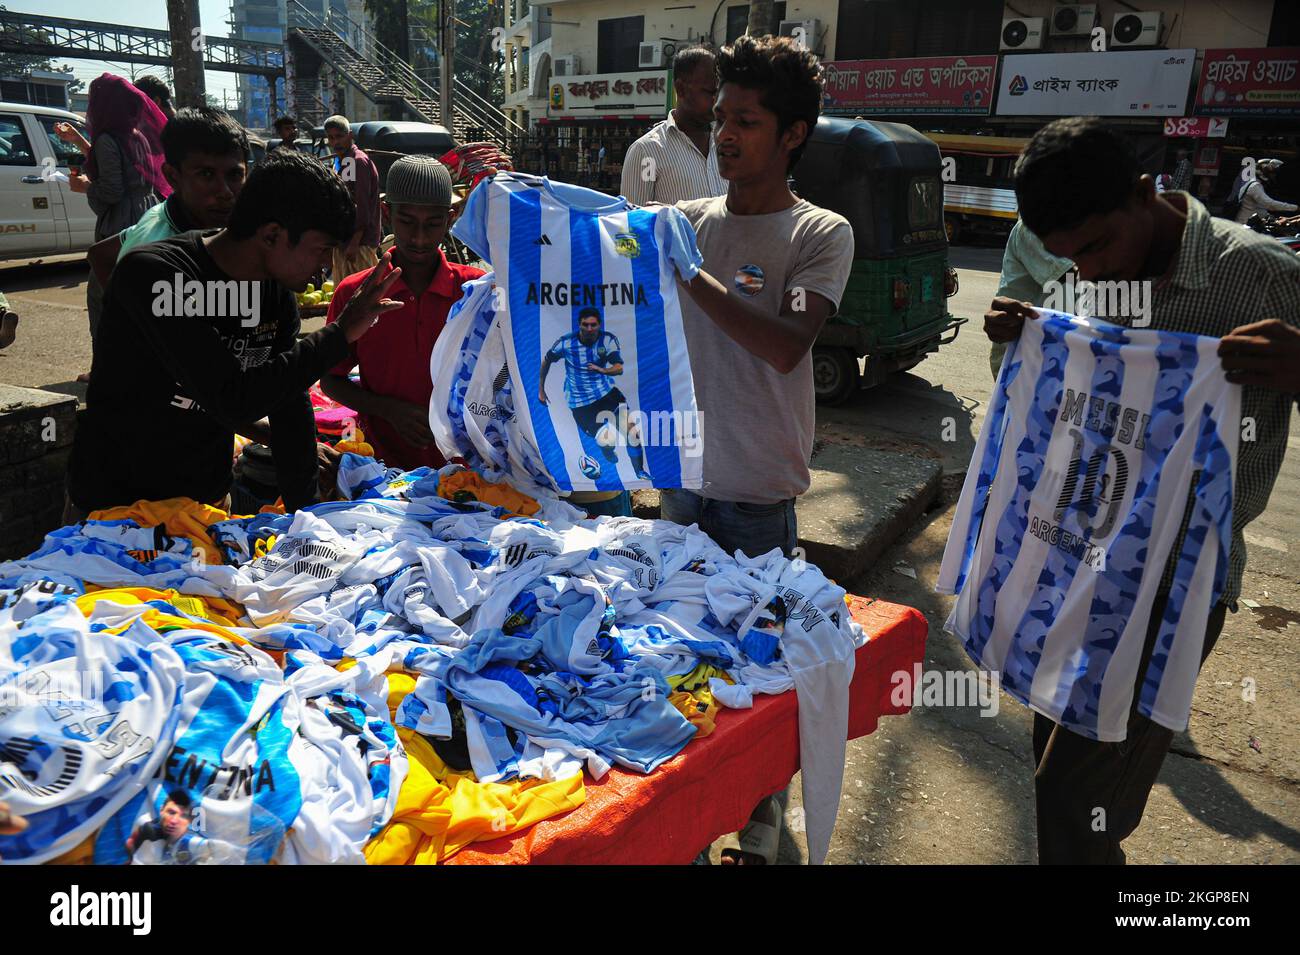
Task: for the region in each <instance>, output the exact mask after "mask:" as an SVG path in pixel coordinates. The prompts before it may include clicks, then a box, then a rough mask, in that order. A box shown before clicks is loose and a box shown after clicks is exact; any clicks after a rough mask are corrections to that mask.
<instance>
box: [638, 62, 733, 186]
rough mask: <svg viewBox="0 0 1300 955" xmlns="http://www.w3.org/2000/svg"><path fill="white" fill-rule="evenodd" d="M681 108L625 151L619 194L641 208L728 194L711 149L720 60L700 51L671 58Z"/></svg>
mask: <svg viewBox="0 0 1300 955" xmlns="http://www.w3.org/2000/svg"><path fill="white" fill-rule="evenodd" d="M673 92H674V93H675V94H676V97H677V105H676V106H675V107H673V109H672V110H670V111H669V113H668V118H667V119H665V120H664V121H663V122H661V123H656V124H655V125H654V126H653V127H652V128H651V129H650V131H649V132H648V133H646V134H645V135H644V136H642V137H641V138H640V139H638V140H637V141H636V142H634V143H633V144H632V145H631V146H629V147H628V149H627V155H626V156H625V157H624V158H623V181H622V187H621V189H620V191H621V192H622V194H623V195H624V196H625V197H627V199H628V200H629V201H631V202H635V203H636V204H637V205H639V206H644V205H648V204H649V203H651V202H661V203H663V204H664V205H671V204H672V203H675V202H682V201H683V200H686V199H709V198H712V197H713V196H721V195H725V194H726V192H727V180H725V179H723V178H722V176H721V174H720V173H719V172H718V156H717V153H716V151H715V149H714V144H713V101H714V99H716V98H717V95H718V77H717V61H716V60H715V58H714V56H713V53H712V51H710V50H707V49H705V48H704V47H700V46H693V47H687V48H686V49H684V50H679V51H678V53H677V55H676V56H674V57H673Z"/></svg>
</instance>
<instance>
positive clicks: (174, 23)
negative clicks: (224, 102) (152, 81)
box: [167, 0, 207, 107]
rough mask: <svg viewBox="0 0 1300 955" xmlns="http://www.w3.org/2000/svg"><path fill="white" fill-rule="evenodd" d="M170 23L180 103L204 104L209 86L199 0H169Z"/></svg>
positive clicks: (178, 104) (173, 71) (174, 76)
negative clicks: (204, 75) (206, 80)
mask: <svg viewBox="0 0 1300 955" xmlns="http://www.w3.org/2000/svg"><path fill="white" fill-rule="evenodd" d="M167 26H168V28H169V30H170V31H171V40H172V79H173V81H174V82H175V84H176V105H177V106H182V107H183V106H203V105H204V104H205V103H206V102H207V101H206V99H205V97H204V94H205V93H206V92H207V87H206V84H205V82H204V78H203V52H204V47H205V45H206V44H205V43H204V37H203V28H202V25H201V24H200V23H199V0H167Z"/></svg>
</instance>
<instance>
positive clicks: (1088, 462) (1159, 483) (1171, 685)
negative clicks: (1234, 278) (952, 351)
mask: <svg viewBox="0 0 1300 955" xmlns="http://www.w3.org/2000/svg"><path fill="white" fill-rule="evenodd" d="M1218 341H1219V340H1218V339H1217V338H1210V337H1205V336H1197V335H1189V334H1183V333H1179V332H1168V331H1156V330H1153V329H1135V328H1124V327H1121V326H1118V325H1112V324H1109V323H1106V322H1101V321H1096V320H1093V319H1088V320H1082V319H1075V318H1072V317H1071V316H1068V315H1063V314H1060V313H1056V312H1050V311H1046V310H1040V318H1038V319H1037V320H1034V321H1026V322H1025V323H1024V328H1023V330H1022V331H1021V334H1020V338H1019V339H1018V340H1017V341H1016V342H1014V343H1013V344H1012V346H1011V347H1010V349H1009V350H1008V352H1007V355H1006V357H1005V359H1004V360H1003V364H1002V369H1001V372H1000V374H999V377H998V383H997V386H996V388H995V389H994V393H993V398H992V402H991V405H990V408H989V414H988V417H987V418H986V420H985V422H984V427H983V429H982V430H981V432H980V436H979V439H978V441H977V443H976V447H975V453H974V456H973V458H972V460H971V465H970V469H969V471H968V474H967V479H966V482H965V484H964V486H963V487H962V493H961V498H960V500H959V501H958V505H957V511H956V513H955V515H954V519H953V525H952V530H951V532H950V534H949V537H948V544H947V547H946V549H945V551H944V556H943V563H942V566H941V568H940V573H939V581H938V584H937V588H936V589H937V590H938V591H939V592H941V593H948V594H955V595H957V601H956V603H955V605H954V607H953V611H952V615H951V616H950V617H949V620H948V623H947V629H948V630H949V631H950V632H952V633H954V634H956V636H958V637H959V638H960V639H961V640H962V641H963V643H964V645H965V648H966V651H967V653H968V654H969V655H970V657H971V659H972V660H974V661H975V662H976V663H977V664H979V665H980V666H982V667H984V668H985V669H988V670H991V671H994V672H996V673H998V674H1000V678H1001V685H1002V688H1003V689H1005V690H1006V691H1007V692H1008V693H1010V694H1011V695H1013V696H1015V697H1016V698H1018V699H1020V700H1021V701H1022V702H1024V703H1026V704H1028V705H1029V706H1030V707H1032V708H1033V709H1034V710H1036V711H1038V712H1040V713H1042V714H1044V715H1045V716H1048V717H1050V718H1051V719H1052V720H1054V721H1056V722H1057V723H1059V724H1061V725H1062V726H1065V727H1067V728H1069V729H1071V730H1074V731H1075V732H1077V733H1079V734H1081V735H1083V736H1086V737H1089V738H1091V739H1096V740H1102V741H1117V740H1122V739H1124V738H1125V734H1126V726H1127V722H1128V715H1129V710H1130V707H1131V706H1132V704H1133V703H1134V695H1135V693H1136V694H1137V696H1138V699H1137V701H1136V702H1137V707H1138V712H1139V713H1141V714H1142V715H1143V716H1146V717H1148V718H1149V719H1151V720H1153V721H1154V722H1156V723H1159V724H1160V725H1162V726H1166V727H1168V728H1170V729H1174V730H1181V729H1183V728H1184V727H1185V726H1186V725H1187V717H1188V713H1189V712H1190V708H1191V700H1192V691H1193V688H1194V686H1195V682H1196V675H1197V672H1198V670H1199V668H1200V662H1201V649H1202V646H1203V644H1204V640H1205V629H1206V621H1207V619H1208V617H1209V614H1210V609H1211V607H1213V606H1214V605H1215V603H1216V602H1217V601H1218V600H1219V599H1220V596H1221V595H1222V594H1223V592H1224V588H1225V585H1226V581H1227V574H1228V557H1229V550H1230V547H1231V542H1232V508H1233V481H1234V474H1235V468H1236V460H1237V448H1238V440H1239V437H1240V428H1241V388H1240V386H1238V385H1233V384H1230V383H1229V382H1228V381H1227V379H1226V378H1225V377H1224V374H1223V369H1222V365H1221V364H1220V362H1219V359H1218V355H1217V348H1218ZM1189 492H1190V493H1189ZM1184 527H1185V528H1186V531H1185V532H1184V531H1183V528H1184ZM1170 564H1171V565H1172V567H1173V577H1172V585H1171V586H1170V588H1169V594H1168V601H1167V604H1166V607H1165V610H1164V614H1163V616H1162V617H1161V618H1160V619H1159V621H1158V624H1159V632H1158V636H1157V638H1156V642H1155V648H1154V651H1153V653H1152V656H1151V660H1150V662H1149V663H1148V664H1147V665H1146V666H1145V669H1143V668H1142V659H1141V658H1142V651H1143V645H1144V642H1145V639H1146V634H1147V630H1148V627H1149V625H1151V615H1152V608H1153V606H1154V605H1155V603H1156V600H1157V596H1158V594H1159V593H1161V581H1162V576H1163V575H1164V572H1165V569H1166V566H1167V565H1170ZM1135 687H1136V688H1137V689H1136V690H1135Z"/></svg>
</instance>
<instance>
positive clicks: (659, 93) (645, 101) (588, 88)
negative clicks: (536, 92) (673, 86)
mask: <svg viewBox="0 0 1300 955" xmlns="http://www.w3.org/2000/svg"><path fill="white" fill-rule="evenodd" d="M668 87H669V82H668V71H667V70H653V71H646V72H643V73H593V74H590V75H587V76H556V77H552V78H551V83H550V89H549V95H548V97H547V104H546V115H547V116H548V117H550V118H551V119H584V118H593V117H597V118H599V117H605V116H635V115H653V116H666V115H667V113H668V96H669V89H668Z"/></svg>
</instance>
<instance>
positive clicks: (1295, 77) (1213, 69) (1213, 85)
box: [1194, 46, 1300, 116]
mask: <svg viewBox="0 0 1300 955" xmlns="http://www.w3.org/2000/svg"><path fill="white" fill-rule="evenodd" d="M1194 112H1196V113H1198V114H1200V115H1202V116H1300V46H1272V47H1258V48H1240V49H1228V50H1206V51H1205V60H1204V62H1203V63H1202V64H1201V78H1200V81H1199V82H1198V83H1197V84H1196V108H1195V110H1194Z"/></svg>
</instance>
